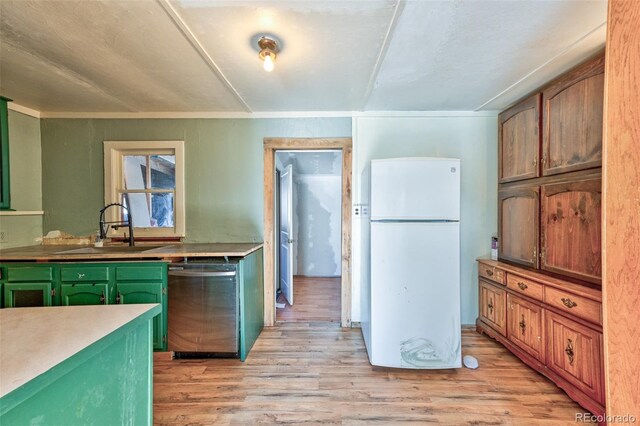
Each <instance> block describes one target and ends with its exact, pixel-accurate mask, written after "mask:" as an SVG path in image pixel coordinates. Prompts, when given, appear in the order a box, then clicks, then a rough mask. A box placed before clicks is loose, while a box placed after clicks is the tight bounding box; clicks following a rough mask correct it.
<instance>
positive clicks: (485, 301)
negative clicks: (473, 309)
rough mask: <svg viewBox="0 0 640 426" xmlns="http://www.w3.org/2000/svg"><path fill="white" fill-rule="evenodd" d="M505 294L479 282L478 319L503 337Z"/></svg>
mask: <svg viewBox="0 0 640 426" xmlns="http://www.w3.org/2000/svg"><path fill="white" fill-rule="evenodd" d="M506 295H507V294H506V292H505V291H504V290H503V289H501V288H498V287H497V286H495V285H493V284H490V283H488V282H486V281H484V280H480V306H479V308H480V309H479V312H480V319H481V320H482V321H484V322H485V323H486V324H487V325H489V326H490V327H493V328H494V329H495V330H496V331H497V332H498V333H500V334H501V335H503V336H506V335H507V321H506V312H505V310H506V309H505V308H506V302H507V299H506Z"/></svg>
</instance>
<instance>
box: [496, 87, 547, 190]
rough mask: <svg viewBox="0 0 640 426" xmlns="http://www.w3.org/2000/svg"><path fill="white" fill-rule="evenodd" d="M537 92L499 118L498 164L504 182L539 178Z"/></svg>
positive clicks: (538, 107) (539, 99) (538, 109)
mask: <svg viewBox="0 0 640 426" xmlns="http://www.w3.org/2000/svg"><path fill="white" fill-rule="evenodd" d="M541 102H542V95H541V94H536V95H534V96H531V97H530V98H527V99H525V100H524V101H522V102H520V103H519V104H517V105H515V106H513V107H511V108H509V109H508V110H506V111H504V112H503V113H501V114H500V116H499V117H498V150H499V154H498V157H499V159H498V167H499V173H500V176H499V179H500V182H501V183H504V182H511V181H515V180H521V179H530V178H535V177H538V175H539V173H538V170H539V167H538V158H539V151H540V107H541Z"/></svg>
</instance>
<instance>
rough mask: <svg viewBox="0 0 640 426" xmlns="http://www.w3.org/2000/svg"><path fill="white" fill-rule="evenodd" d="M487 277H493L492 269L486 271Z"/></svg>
mask: <svg viewBox="0 0 640 426" xmlns="http://www.w3.org/2000/svg"><path fill="white" fill-rule="evenodd" d="M486 272H487V275H488V276H490V277H492V276H493V271H492V270H491V269H486Z"/></svg>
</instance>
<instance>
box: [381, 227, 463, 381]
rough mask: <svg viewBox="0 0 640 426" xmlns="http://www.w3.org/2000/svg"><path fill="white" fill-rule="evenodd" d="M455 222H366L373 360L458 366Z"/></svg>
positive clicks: (418, 365)
mask: <svg viewBox="0 0 640 426" xmlns="http://www.w3.org/2000/svg"><path fill="white" fill-rule="evenodd" d="M459 253H460V234H459V224H458V223H455V222H454V223H413V222H411V223H388V222H385V223H372V224H371V278H370V279H371V296H370V297H371V343H370V346H371V347H370V354H371V356H370V360H371V363H372V364H373V365H380V366H386V367H400V368H425V369H427V368H458V367H460V365H461V355H460V339H461V336H460V335H461V332H460V257H459Z"/></svg>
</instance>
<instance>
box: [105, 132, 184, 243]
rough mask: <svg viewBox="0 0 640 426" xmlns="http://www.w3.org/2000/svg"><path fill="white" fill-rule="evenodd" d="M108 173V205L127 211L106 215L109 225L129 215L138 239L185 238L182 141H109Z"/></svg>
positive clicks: (110, 211) (106, 157)
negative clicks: (119, 206)
mask: <svg viewBox="0 0 640 426" xmlns="http://www.w3.org/2000/svg"><path fill="white" fill-rule="evenodd" d="M104 171H105V176H104V185H105V188H104V194H105V197H104V201H105V204H111V203H120V204H123V205H125V206H126V207H127V208H128V212H127V211H126V210H124V209H121V210H120V209H109V210H107V214H110V215H111V217H109V218H108V220H111V221H115V220H123V221H126V220H128V219H129V217H128V215H131V218H132V219H133V226H134V228H135V231H134V236H135V237H184V233H185V213H184V212H185V202H184V142H183V141H153V142H150V141H117V142H111V141H105V142H104ZM118 214H121V216H120V217H117V215H118ZM121 232H122V229H120V230H119V231H114V230H112V229H110V230H109V236H110V237H114V236H120V235H121Z"/></svg>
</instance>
